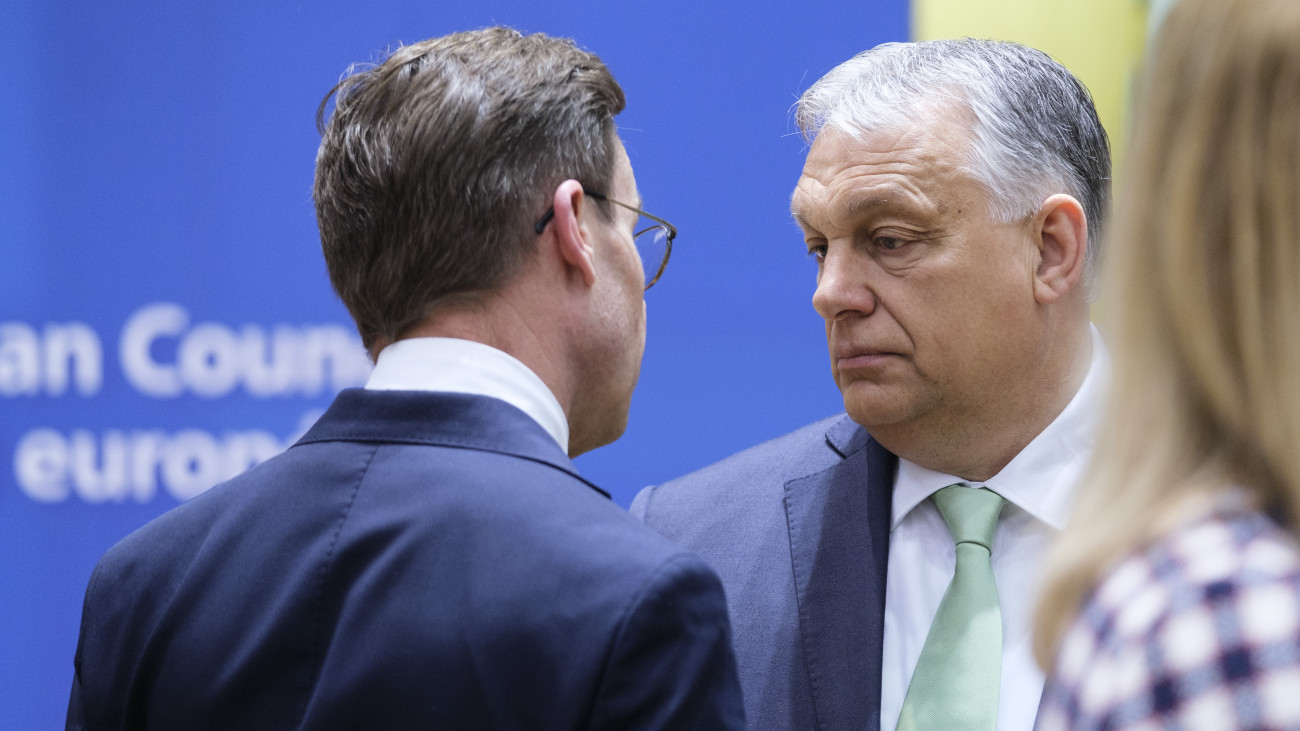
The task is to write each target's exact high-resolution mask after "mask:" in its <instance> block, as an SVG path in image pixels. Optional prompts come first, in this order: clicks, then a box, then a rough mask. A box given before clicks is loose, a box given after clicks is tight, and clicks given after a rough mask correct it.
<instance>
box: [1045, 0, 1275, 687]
mask: <svg viewBox="0 0 1300 731" xmlns="http://www.w3.org/2000/svg"><path fill="white" fill-rule="evenodd" d="M1297 39H1300V3H1297V2H1295V0H1181V2H1180V3H1179V4H1178V5H1176V6H1175V7H1174V8H1173V10H1172V11H1171V12H1170V14H1169V16H1168V18H1167V19H1166V21H1165V25H1164V27H1163V29H1162V31H1161V35H1160V37H1159V39H1158V41H1157V45H1156V46H1155V50H1154V53H1153V55H1152V57H1151V59H1150V61H1149V64H1148V69H1147V75H1146V78H1145V82H1144V84H1143V85H1142V95H1141V96H1140V97H1139V98H1140V99H1141V104H1140V109H1139V112H1138V116H1137V122H1136V127H1135V130H1134V139H1133V146H1132V148H1131V158H1130V160H1129V165H1128V168H1127V173H1126V175H1127V178H1126V180H1125V181H1124V186H1123V187H1124V190H1125V193H1124V195H1122V196H1121V197H1119V198H1118V199H1117V200H1118V203H1117V211H1116V221H1115V226H1114V232H1113V236H1114V238H1113V241H1112V245H1111V246H1110V261H1109V264H1108V270H1107V271H1108V274H1109V276H1110V277H1111V278H1112V279H1111V281H1110V282H1109V284H1110V285H1112V286H1113V287H1114V291H1113V292H1112V293H1111V294H1113V295H1114V297H1113V298H1111V300H1110V304H1108V305H1107V310H1108V312H1109V314H1111V315H1113V316H1114V317H1113V318H1110V319H1113V321H1114V323H1115V325H1116V327H1115V328H1113V331H1112V336H1113V337H1112V343H1113V345H1114V350H1115V367H1114V375H1113V383H1112V390H1111V395H1110V401H1109V411H1108V414H1107V420H1106V422H1105V426H1104V428H1103V429H1102V432H1101V434H1100V437H1099V443H1098V446H1097V450H1096V452H1095V454H1094V457H1093V464H1092V467H1091V469H1090V472H1089V475H1088V477H1087V478H1086V479H1085V482H1084V485H1083V486H1082V488H1081V491H1080V494H1079V499H1078V504H1077V507H1076V510H1075V514H1074V518H1073V520H1072V522H1071V524H1070V526H1069V527H1068V528H1067V530H1066V531H1065V533H1064V535H1063V536H1062V538H1061V540H1060V541H1059V542H1058V544H1057V545H1056V546H1055V548H1054V549H1053V551H1052V554H1051V555H1050V557H1049V559H1048V562H1047V566H1046V573H1045V577H1046V586H1045V588H1044V594H1043V597H1042V601H1041V603H1040V604H1039V607H1038V612H1037V617H1036V620H1037V621H1036V626H1035V638H1034V639H1035V642H1034V644H1035V651H1036V652H1037V654H1038V658H1039V660H1040V662H1042V663H1044V665H1048V666H1050V663H1051V656H1052V653H1053V652H1054V650H1055V648H1056V646H1057V644H1058V642H1059V641H1060V639H1061V636H1062V634H1063V632H1064V630H1065V628H1066V627H1068V626H1069V624H1070V622H1071V621H1072V620H1073V619H1074V617H1075V616H1076V615H1077V614H1078V612H1079V609H1080V605H1081V604H1082V603H1083V601H1084V600H1085V598H1086V596H1087V594H1088V592H1089V591H1090V589H1091V587H1092V586H1093V585H1094V584H1095V583H1096V582H1097V581H1098V580H1099V579H1100V577H1101V576H1102V575H1103V574H1104V572H1105V571H1106V570H1107V569H1108V568H1110V566H1111V565H1112V564H1113V563H1114V562H1115V561H1117V560H1119V559H1120V558H1121V557H1123V556H1124V555H1126V554H1129V553H1131V552H1133V551H1134V550H1139V549H1140V548H1141V547H1142V546H1143V545H1144V544H1145V543H1147V542H1148V541H1151V540H1155V539H1158V538H1159V537H1161V536H1162V535H1166V534H1168V533H1169V532H1170V531H1172V530H1174V529H1175V528H1176V526H1177V525H1178V524H1179V522H1180V521H1181V520H1184V519H1185V518H1186V517H1187V516H1188V515H1190V514H1193V513H1194V512H1195V511H1197V510H1199V509H1201V508H1202V506H1203V505H1205V503H1206V498H1207V497H1208V496H1211V495H1213V494H1215V493H1216V492H1218V491H1221V490H1223V489H1225V488H1227V487H1228V486H1231V485H1241V486H1245V487H1246V488H1248V489H1249V490H1251V491H1252V492H1253V494H1254V495H1255V496H1256V497H1257V499H1258V501H1259V503H1260V505H1261V507H1263V508H1264V509H1266V510H1271V511H1275V513H1276V514H1278V515H1280V516H1282V517H1283V518H1284V520H1286V521H1288V522H1289V524H1290V526H1291V530H1292V532H1293V533H1295V532H1296V529H1297V527H1298V526H1300V447H1298V445H1300V220H1297V216H1298V215H1300V42H1297Z"/></svg>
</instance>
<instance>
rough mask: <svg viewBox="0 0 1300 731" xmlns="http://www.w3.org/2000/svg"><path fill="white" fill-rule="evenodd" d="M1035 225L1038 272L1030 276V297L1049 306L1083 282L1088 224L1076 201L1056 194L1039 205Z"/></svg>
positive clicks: (1081, 207) (1081, 208)
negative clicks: (1031, 278)
mask: <svg viewBox="0 0 1300 731" xmlns="http://www.w3.org/2000/svg"><path fill="white" fill-rule="evenodd" d="M1036 222H1037V225H1036V227H1035V228H1036V230H1035V234H1036V239H1037V243H1038V269H1037V271H1036V272H1035V273H1034V297H1035V299H1037V300H1038V302H1039V303H1040V304H1050V303H1052V302H1056V301H1057V300H1059V299H1061V298H1062V297H1064V296H1065V295H1066V294H1067V293H1069V292H1070V291H1071V290H1073V289H1074V288H1075V287H1076V286H1077V285H1078V284H1079V282H1080V281H1081V280H1082V279H1083V269H1084V261H1085V259H1086V258H1087V253H1088V221H1087V216H1086V215H1085V214H1084V212H1083V206H1081V205H1079V201H1077V200H1075V199H1074V198H1073V197H1071V196H1068V195H1064V194H1057V195H1053V196H1052V197H1050V198H1048V199H1047V200H1045V201H1043V205H1042V207H1041V208H1040V209H1039V212H1038V216H1037V218H1036Z"/></svg>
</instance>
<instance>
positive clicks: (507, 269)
mask: <svg viewBox="0 0 1300 731" xmlns="http://www.w3.org/2000/svg"><path fill="white" fill-rule="evenodd" d="M353 71H355V69H353ZM335 94H337V96H336V97H335V109H334V113H333V115H332V116H331V117H330V119H329V122H328V124H326V123H324V122H323V120H324V116H325V107H326V104H327V103H328V102H329V99H330V97H331V96H334V95H335ZM623 106H624V97H623V90H622V89H621V88H620V87H619V85H618V82H616V81H615V80H614V77H613V76H612V75H610V73H609V71H608V70H607V69H606V68H605V65H604V64H603V63H601V61H600V59H599V58H597V57H596V56H595V55H593V54H591V53H587V52H585V51H583V50H581V49H579V48H577V47H576V46H575V45H574V44H573V42H572V41H570V40H567V39H560V38H551V37H548V36H545V35H542V34H540V33H539V34H535V35H528V36H525V35H521V34H520V33H518V32H517V31H514V30H511V29H509V28H501V27H497V28H487V29H484V30H476V31H467V32H463V33H454V34H452V35H448V36H443V37H441V38H432V39H429V40H426V41H422V42H420V43H416V44H413V45H409V46H403V47H401V48H398V49H397V50H396V51H394V52H393V53H392V54H391V55H389V56H388V58H387V59H386V60H384V61H383V63H381V64H379V65H378V66H374V67H372V68H369V69H367V70H363V71H360V72H354V73H351V74H350V75H349V76H347V77H346V78H345V79H343V80H342V81H340V82H339V84H338V85H337V86H335V87H334V89H332V90H331V91H330V94H329V95H327V96H326V97H325V100H324V101H322V102H321V106H320V109H319V110H318V112H317V125H318V127H320V129H321V134H322V136H323V139H322V140H321V145H320V151H319V152H318V153H317V156H316V182H315V188H314V191H313V193H314V196H313V197H314V198H315V200H316V220H317V223H318V224H319V226H320V234H321V246H322V249H323V250H324V253H325V263H326V265H327V267H328V269H329V274H330V281H331V282H332V284H333V285H334V290H335V291H336V292H337V293H338V295H339V298H340V299H342V300H343V303H344V304H345V305H346V306H347V308H348V311H349V312H351V313H352V317H353V319H354V320H355V321H356V324H357V329H358V330H359V331H360V333H361V339H362V342H363V343H364V344H365V346H366V348H367V349H368V350H370V351H371V354H372V355H374V354H375V350H376V345H378V344H382V343H386V342H391V341H393V340H396V339H397V338H398V337H399V336H400V335H401V334H402V332H403V331H404V330H406V329H407V328H409V327H411V326H412V325H414V324H416V323H417V322H419V321H420V320H421V319H423V318H424V316H425V315H426V314H427V313H428V312H430V311H431V310H432V309H433V308H434V307H435V306H436V304H437V303H438V302H439V301H442V300H445V299H446V298H448V297H451V296H461V295H466V294H473V293H476V292H482V291H485V290H490V289H492V288H495V287H497V286H499V285H500V284H502V283H503V282H505V281H506V280H507V279H508V278H509V277H511V276H512V275H513V274H514V273H515V272H516V271H518V270H519V268H520V266H521V265H522V264H523V263H524V262H525V261H526V260H527V259H528V257H529V255H530V252H531V251H532V250H533V249H532V246H533V242H534V241H535V240H536V234H535V233H534V231H533V228H532V226H533V222H534V221H535V219H537V218H538V217H540V216H541V215H542V214H543V212H545V210H546V208H547V205H548V201H549V199H550V195H551V193H552V191H553V190H554V189H555V187H556V186H558V185H559V184H560V182H562V181H564V180H565V179H568V178H574V179H577V180H579V181H580V182H582V183H583V184H585V185H589V186H592V187H593V188H595V189H597V190H605V189H607V188H608V186H609V182H610V177H611V176H612V174H613V167H614V159H615V158H614V149H615V147H616V139H617V138H616V130H615V126H614V116H615V115H616V114H618V113H619V112H620V111H622V110H623Z"/></svg>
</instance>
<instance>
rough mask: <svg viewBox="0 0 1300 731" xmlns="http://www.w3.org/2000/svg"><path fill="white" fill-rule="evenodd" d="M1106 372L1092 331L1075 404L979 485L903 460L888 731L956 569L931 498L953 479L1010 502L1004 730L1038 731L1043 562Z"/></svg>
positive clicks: (1005, 551) (1069, 494) (1004, 558)
mask: <svg viewBox="0 0 1300 731" xmlns="http://www.w3.org/2000/svg"><path fill="white" fill-rule="evenodd" d="M1108 372H1109V357H1108V356H1107V354H1106V349H1105V346H1103V345H1102V342H1101V337H1100V335H1099V334H1098V333H1097V329H1096V328H1095V327H1093V328H1092V358H1091V360H1090V362H1089V365H1088V374H1087V376H1085V378H1084V381H1083V384H1082V385H1080V386H1079V390H1078V392H1076V393H1075V395H1074V398H1072V399H1071V400H1070V403H1069V405H1067V406H1066V407H1065V410H1064V411H1062V412H1061V413H1060V415H1059V416H1057V417H1056V420H1055V421H1053V422H1052V423H1051V424H1049V425H1048V426H1047V428H1046V429H1044V430H1043V431H1042V432H1041V433H1040V434H1039V435H1038V436H1037V437H1035V438H1034V440H1033V441H1032V442H1030V443H1029V445H1028V446H1026V447H1025V448H1024V449H1023V450H1021V452H1020V454H1018V455H1016V456H1015V458H1014V459H1012V460H1011V462H1010V463H1008V464H1007V466H1006V467H1003V468H1002V471H1001V472H999V473H998V474H997V475H995V476H993V477H992V478H990V479H989V480H988V481H986V482H983V483H972V482H969V481H967V480H963V479H961V478H959V477H954V476H952V475H945V474H942V473H939V472H935V471H933V470H929V469H926V468H924V467H921V466H919V465H917V464H914V463H911V462H908V461H907V460H904V459H900V460H899V464H898V474H897V475H896V476H895V478H894V500H893V516H892V522H891V523H890V526H891V527H890V538H889V573H888V582H887V585H886V588H885V638H884V663H883V675H884V677H883V678H882V680H881V693H880V724H881V728H882V729H893V728H895V727H897V726H898V716H899V713H900V711H901V709H902V706H903V698H904V696H906V695H907V686H908V683H910V682H911V680H912V671H913V670H915V669H916V661H917V659H918V658H919V657H920V656H921V647H922V646H923V645H924V644H925V637H926V635H927V634H928V633H929V631H930V623H931V622H932V621H933V619H934V615H935V613H936V612H937V611H938V609H939V602H940V600H942V599H943V594H944V592H945V591H947V589H948V584H949V582H951V581H952V575H953V570H954V567H955V566H956V564H957V551H956V547H955V546H954V544H953V539H952V534H951V533H949V531H948V526H947V525H946V524H945V523H944V522H943V516H941V515H940V514H939V509H938V508H937V507H935V504H934V502H933V501H931V500H927V499H926V498H928V497H930V496H931V495H932V494H934V493H935V492H936V491H937V490H939V489H940V488H943V487H946V486H948V485H952V484H954V483H964V484H966V485H970V486H972V487H982V486H983V487H988V488H989V489H991V490H993V491H994V492H996V493H998V494H999V495H1001V496H1002V497H1003V498H1005V499H1006V505H1005V506H1004V507H1003V509H1002V515H1001V517H1000V518H999V520H998V526H997V530H996V532H995V533H994V536H993V578H994V581H996V582H997V587H998V598H999V602H1000V604H1001V607H1002V683H1001V686H1000V688H1001V689H1000V692H999V694H998V695H999V697H998V731H1029V730H1030V729H1032V728H1033V725H1034V717H1035V716H1036V714H1037V713H1038V699H1039V696H1040V695H1041V694H1042V691H1043V674H1042V672H1041V671H1040V670H1039V669H1038V665H1037V663H1035V662H1034V658H1033V652H1032V648H1031V646H1030V620H1031V619H1032V616H1031V615H1032V613H1033V610H1034V602H1035V600H1036V598H1037V594H1038V569H1039V561H1040V560H1041V559H1042V557H1043V554H1044V553H1045V552H1046V550H1047V548H1048V545H1049V544H1050V543H1051V542H1052V540H1053V539H1054V538H1055V537H1056V535H1057V533H1058V532H1059V531H1060V530H1061V529H1062V528H1063V527H1064V526H1065V523H1066V520H1067V517H1068V515H1069V512H1070V506H1071V504H1072V501H1073V494H1074V488H1075V486H1076V485H1077V484H1078V482H1079V479H1080V478H1081V477H1082V476H1083V471H1084V469H1085V468H1086V467H1087V463H1088V458H1089V456H1090V454H1091V451H1092V444H1093V438H1094V430H1095V428H1096V426H1097V418H1098V416H1099V415H1100V412H1101V408H1102V397H1103V392H1104V390H1105V383H1104V381H1105V380H1106V377H1107V374H1108Z"/></svg>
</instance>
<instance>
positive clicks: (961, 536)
mask: <svg viewBox="0 0 1300 731" xmlns="http://www.w3.org/2000/svg"><path fill="white" fill-rule="evenodd" d="M932 498H933V499H934V504H935V505H936V506H937V507H938V508H939V514H940V515H942V516H943V521H944V522H945V523H947V524H948V531H949V532H950V533H952V539H953V541H954V542H955V543H977V544H979V545H981V546H983V547H984V548H985V550H987V551H989V553H992V552H993V532H994V530H996V529H997V526H998V515H999V514H1000V513H1001V512H1002V504H1003V502H1004V501H1003V499H1002V496H1001V495H999V494H997V493H996V492H993V491H992V490H989V489H986V488H983V487H978V488H972V487H966V486H965V485H949V486H948V487H945V488H943V489H941V490H939V491H938V492H936V493H935V494H934V495H933V496H932Z"/></svg>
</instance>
